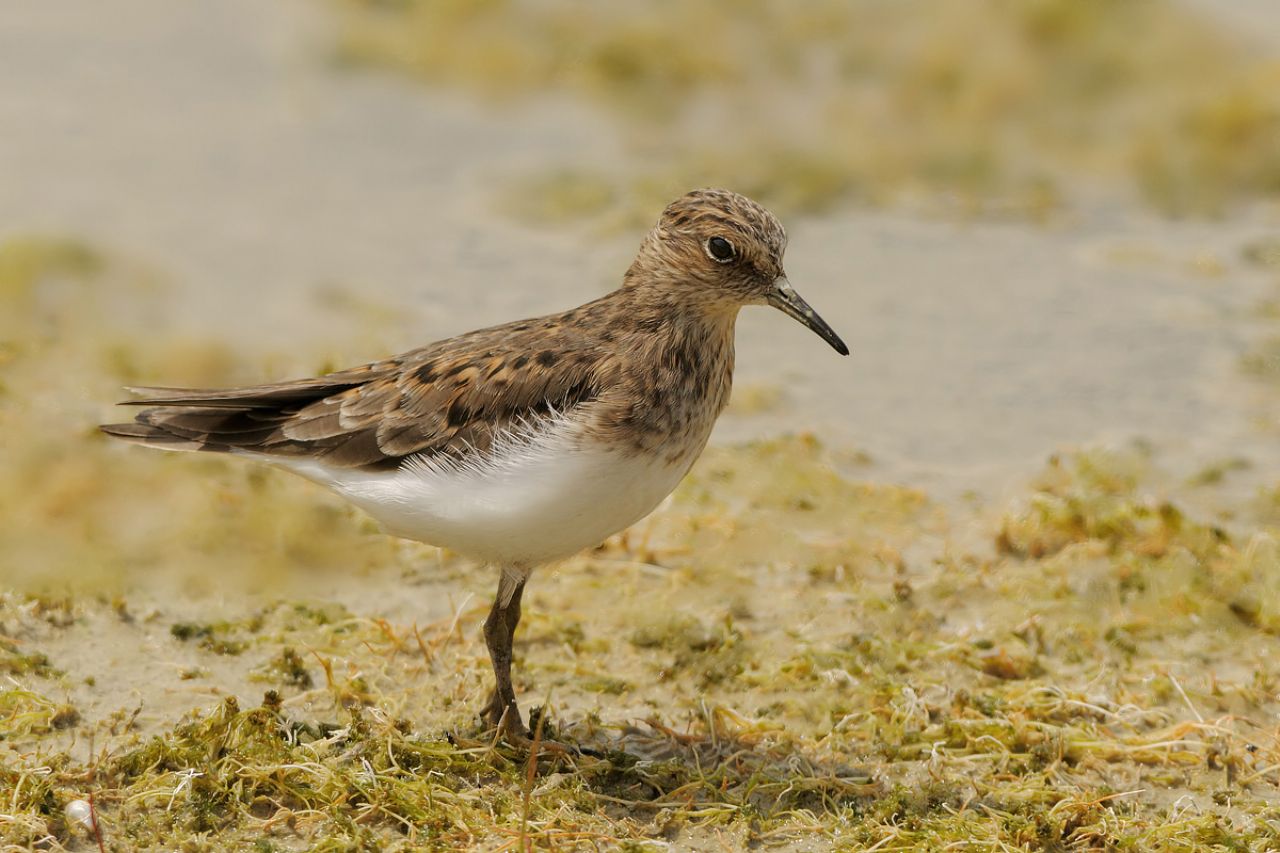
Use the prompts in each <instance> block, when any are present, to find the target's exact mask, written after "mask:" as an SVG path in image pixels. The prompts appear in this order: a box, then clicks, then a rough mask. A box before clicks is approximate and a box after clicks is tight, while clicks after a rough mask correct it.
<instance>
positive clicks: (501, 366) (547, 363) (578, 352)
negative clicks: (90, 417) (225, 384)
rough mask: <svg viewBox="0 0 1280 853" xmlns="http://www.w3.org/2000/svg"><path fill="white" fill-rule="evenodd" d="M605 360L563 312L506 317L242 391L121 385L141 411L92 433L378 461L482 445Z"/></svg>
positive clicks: (591, 393)
mask: <svg viewBox="0 0 1280 853" xmlns="http://www.w3.org/2000/svg"><path fill="white" fill-rule="evenodd" d="M610 362H611V359H610V357H609V354H608V353H607V351H606V350H604V349H602V348H601V347H600V346H599V345H598V342H596V341H595V340H594V339H592V338H591V337H590V336H589V335H588V334H587V333H586V332H584V331H583V330H582V329H579V328H578V327H577V326H575V325H574V324H572V322H571V320H570V317H569V315H561V316H558V317H553V318H547V319H544V320H538V321H526V322H523V323H513V324H508V325H507V326H499V327H495V328H493V329H486V330H482V331H480V332H472V333H470V334H468V335H463V336H461V337H458V338H452V339H450V340H447V341H441V342H439V343H437V344H432V345H430V346H428V347H424V348H422V349H419V350H413V351H411V352H408V353H405V354H403V355H400V356H396V357H395V358H391V359H388V360H386V361H382V362H375V363H373V364H368V365H365V366H363V367H357V368H353V369H351V370H344V371H340V372H338V373H331V374H328V375H325V376H320V377H316V378H314V379H303V380H299V381H296V382H284V383H280V384H275V385H259V386H253V387H247V388H229V389H213V390H190V389H175V388H135V389H130V390H132V391H134V392H135V393H137V394H139V395H141V397H140V399H137V400H130V401H128V402H127V405H143V406H148V407H149V408H147V409H145V410H144V411H142V412H140V413H139V414H138V416H137V418H136V419H135V421H134V422H133V423H130V424H109V425H106V426H103V427H102V430H103V431H104V432H106V433H107V434H109V435H113V436H116V437H119V438H123V439H126V440H130V441H134V442H137V443H141V444H148V445H153V446H157V447H165V448H169V449H182V450H211V451H224V452H225V451H230V450H246V451H252V452H255V453H264V454H270V455H277V456H313V457H316V458H320V459H323V460H324V461H325V462H327V463H329V464H332V465H337V466H340V467H347V468H386V467H395V466H397V465H399V464H400V462H401V460H403V459H404V457H406V456H410V455H413V454H419V453H425V454H440V453H447V454H456V453H460V452H462V451H463V450H464V449H477V450H484V449H486V448H487V447H488V446H489V445H490V443H491V442H492V440H493V435H494V431H495V430H496V429H501V428H502V427H504V426H508V425H510V424H513V423H515V422H517V421H520V420H522V419H527V418H533V417H537V416H538V415H541V414H545V413H547V412H548V411H550V410H552V409H555V410H557V411H562V410H565V409H568V408H572V407H575V406H580V405H582V404H584V403H586V402H588V401H590V400H592V399H595V397H596V396H598V394H599V393H600V392H601V390H602V389H603V388H604V387H605V386H606V385H607V384H608V381H609V374H610V372H611V371H610Z"/></svg>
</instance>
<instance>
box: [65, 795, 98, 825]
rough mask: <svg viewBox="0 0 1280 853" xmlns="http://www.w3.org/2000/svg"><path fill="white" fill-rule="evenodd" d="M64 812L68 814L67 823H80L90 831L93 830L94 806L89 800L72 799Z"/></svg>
mask: <svg viewBox="0 0 1280 853" xmlns="http://www.w3.org/2000/svg"><path fill="white" fill-rule="evenodd" d="M63 813H64V814H65V815H66V816H67V823H78V824H80V825H81V826H83V827H84V828H85V829H87V830H89V831H90V832H92V831H93V807H92V806H90V805H89V801H88V800H72V801H71V802H69V803H67V807H66V809H65V810H64V812H63Z"/></svg>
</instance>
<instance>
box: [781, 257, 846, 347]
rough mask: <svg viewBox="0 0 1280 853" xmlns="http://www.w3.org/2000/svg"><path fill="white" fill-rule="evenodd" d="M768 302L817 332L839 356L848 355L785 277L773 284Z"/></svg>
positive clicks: (832, 333) (841, 342) (825, 322)
mask: <svg viewBox="0 0 1280 853" xmlns="http://www.w3.org/2000/svg"><path fill="white" fill-rule="evenodd" d="M768 302H769V304H770V305H772V306H773V307H774V308H777V309H778V310H779V311H781V312H782V313H784V314H786V315H788V316H790V317H794V318H795V319H797V320H799V321H800V322H801V323H804V324H805V325H806V326H808V327H809V328H810V329H812V330H813V331H815V332H817V333H818V336H819V337H820V338H822V339H823V340H824V341H826V342H827V343H829V344H831V348H832V349H833V350H835V351H836V352H838V353H840V354H841V355H848V354H849V348H848V347H847V346H845V345H844V341H842V340H840V336H839V335H837V334H836V333H835V330H834V329H832V328H831V327H830V326H828V325H827V321H826V320H824V319H822V318H821V317H819V316H818V312H816V311H814V310H813V309H812V308H810V307H809V303H808V302H805V301H804V299H802V298H801V296H800V294H798V293H796V289H795V288H794V287H792V286H791V282H789V281H787V279H786V277H785V276H779V277H778V278H777V279H776V280H775V281H774V282H773V290H772V291H770V293H769V296H768Z"/></svg>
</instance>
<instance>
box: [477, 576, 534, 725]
mask: <svg viewBox="0 0 1280 853" xmlns="http://www.w3.org/2000/svg"><path fill="white" fill-rule="evenodd" d="M526 579H527V578H526V577H525V576H524V575H522V574H516V573H508V572H503V574H502V581H501V582H500V583H499V584H498V595H497V597H496V598H494V600H493V608H492V609H490V611H489V618H487V619H485V620H484V641H485V645H487V646H488V647H489V659H490V660H491V661H492V662H493V676H494V680H495V685H494V688H493V695H492V696H491V697H490V699H489V704H487V705H485V706H484V709H483V710H482V711H481V712H480V716H481V717H482V718H483V719H484V721H485V722H486V723H488V724H489V725H491V726H499V725H500V726H501V727H502V731H503V734H506V735H509V736H514V737H519V738H526V737H528V736H529V730H528V729H526V728H525V725H524V720H522V719H521V718H520V708H519V706H517V705H516V692H515V689H514V688H513V687H512V686H511V641H512V639H513V638H514V637H515V633H516V626H517V625H519V624H520V597H521V596H522V595H523V594H524V584H525V580H526Z"/></svg>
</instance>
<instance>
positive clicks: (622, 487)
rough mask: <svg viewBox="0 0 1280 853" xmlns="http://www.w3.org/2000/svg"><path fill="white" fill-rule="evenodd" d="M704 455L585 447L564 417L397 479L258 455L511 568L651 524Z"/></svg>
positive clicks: (401, 528)
mask: <svg viewBox="0 0 1280 853" xmlns="http://www.w3.org/2000/svg"><path fill="white" fill-rule="evenodd" d="M700 450H701V446H700V445H694V446H693V447H691V448H690V449H689V452H688V453H686V454H682V456H681V458H679V459H678V460H676V461H675V462H673V463H667V462H666V461H665V460H663V459H655V458H654V457H653V456H651V455H647V454H643V453H627V452H623V451H622V450H617V449H612V448H609V447H607V446H605V445H602V444H599V443H597V442H594V441H591V440H589V439H587V440H584V439H583V437H582V424H581V422H580V421H578V420H576V419H574V418H572V417H569V416H565V415H562V414H553V415H551V416H547V417H543V418H539V419H538V420H537V421H534V422H526V423H522V424H519V425H518V426H516V427H515V428H513V429H512V430H510V431H508V432H505V433H503V434H501V435H500V436H498V437H497V438H496V439H495V440H494V442H493V444H492V446H491V447H490V448H489V450H487V451H485V452H483V453H475V454H473V455H470V456H468V458H466V459H465V460H459V459H453V458H445V457H437V458H429V457H424V456H419V457H415V458H412V459H410V460H409V461H407V462H406V463H405V464H404V465H402V466H401V467H400V468H399V469H398V470H395V471H356V470H351V469H346V468H335V467H333V466H328V465H325V464H324V462H323V461H322V460H318V459H304V458H296V459H291V458H287V457H279V456H271V457H268V456H261V455H258V454H252V455H254V456H255V457H256V458H258V459H261V460H263V461H267V462H271V463H272V464H275V465H280V466H282V467H284V468H287V469H289V470H291V471H294V472H295V473H298V474H301V475H302V476H304V477H306V478H307V479H309V480H313V481H315V482H317V483H320V484H321V485H324V486H327V487H329V488H330V489H332V490H333V491H335V492H337V493H338V494H339V495H341V496H342V497H344V498H346V499H347V500H349V501H351V502H352V503H353V504H355V505H356V506H358V507H360V508H361V509H363V510H364V511H365V512H367V513H369V515H371V516H373V517H374V518H375V519H377V520H378V521H379V522H381V524H382V525H383V527H384V528H386V530H387V532H389V533H391V534H393V535H395V536H402V537H404V538H406V539H414V540H417V541H419V542H426V543H428V544H430V545H436V546H440V547H444V548H449V549H451V550H454V551H457V552H458V553H460V554H465V555H467V556H470V557H473V558H475V559H479V560H485V561H488V562H492V563H498V564H502V565H506V566H518V567H521V568H531V567H533V566H535V565H537V564H539V563H547V562H551V561H554V560H558V559H562V558H564V557H568V556H571V555H573V554H576V553H577V552H579V551H581V550H583V549H584V548H589V547H592V546H594V545H597V544H599V543H600V542H602V541H604V540H605V539H607V538H608V537H609V536H611V535H613V534H614V533H617V532H618V531H620V530H622V529H624V528H626V527H628V526H630V525H631V524H634V523H635V522H636V521H639V520H640V519H641V518H643V517H644V516H646V515H648V514H649V512H651V511H652V510H653V509H654V507H656V506H657V505H658V504H659V503H661V502H662V500H663V498H665V497H666V496H667V495H669V494H670V493H671V491H672V490H673V489H674V488H675V487H676V485H677V484H678V483H679V482H680V480H681V478H682V477H684V475H685V473H686V472H687V471H688V469H689V466H690V465H691V464H692V463H693V460H694V458H695V457H696V456H697V455H698V452H699V451H700Z"/></svg>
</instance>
